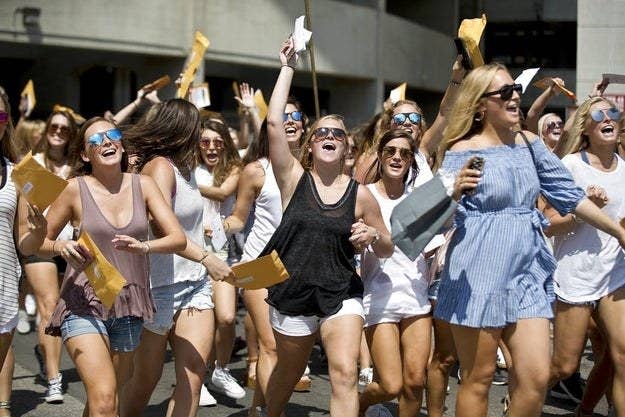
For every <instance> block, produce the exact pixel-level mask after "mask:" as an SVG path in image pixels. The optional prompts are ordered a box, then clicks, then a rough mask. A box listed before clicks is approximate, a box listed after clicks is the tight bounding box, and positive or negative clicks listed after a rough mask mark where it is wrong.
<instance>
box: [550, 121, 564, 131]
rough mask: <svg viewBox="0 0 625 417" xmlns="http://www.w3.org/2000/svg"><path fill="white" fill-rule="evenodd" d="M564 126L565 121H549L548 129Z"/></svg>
mask: <svg viewBox="0 0 625 417" xmlns="http://www.w3.org/2000/svg"><path fill="white" fill-rule="evenodd" d="M563 126H564V122H549V123H547V129H548V130H553V129H562V127H563Z"/></svg>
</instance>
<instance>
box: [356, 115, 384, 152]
mask: <svg viewBox="0 0 625 417" xmlns="http://www.w3.org/2000/svg"><path fill="white" fill-rule="evenodd" d="M381 123H382V113H378V114H376V115H375V116H373V117H372V118H371V119H369V120H368V121H366V122H365V123H364V124H363V125H362V126H360V127H359V128H357V129H356V132H357V133H355V135H356V137H358V139H354V140H355V141H356V142H357V143H358V152H357V154H356V160H358V158H360V155H368V154H371V153H374V152H375V150H376V149H377V146H376V142H375V141H376V139H379V131H380V125H381Z"/></svg>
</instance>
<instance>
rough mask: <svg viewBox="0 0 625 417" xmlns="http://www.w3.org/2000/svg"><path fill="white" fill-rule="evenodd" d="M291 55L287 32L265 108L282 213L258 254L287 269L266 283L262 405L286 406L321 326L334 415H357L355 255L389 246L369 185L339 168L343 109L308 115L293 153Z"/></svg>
mask: <svg viewBox="0 0 625 417" xmlns="http://www.w3.org/2000/svg"><path fill="white" fill-rule="evenodd" d="M294 56H295V54H294V50H293V41H292V39H289V40H287V41H286V42H285V43H284V44H283V45H282V48H281V50H280V61H281V63H282V68H281V70H280V75H279V76H278V80H277V82H276V85H275V88H274V90H273V94H272V96H271V100H270V102H269V112H268V115H267V131H268V134H269V152H270V157H271V163H272V167H273V170H274V174H275V176H276V183H277V184H278V188H279V189H280V196H281V201H282V209H283V217H282V221H281V223H280V225H279V226H278V228H277V229H276V231H275V233H274V235H273V236H272V238H271V239H270V240H269V243H268V244H267V246H266V248H265V249H264V250H263V252H261V254H260V255H264V254H266V253H269V252H270V251H271V250H276V251H277V252H278V254H279V255H280V257H281V259H282V261H283V262H284V264H285V266H286V269H287V270H288V271H289V274H290V278H289V279H288V280H287V281H285V282H283V283H280V284H277V285H275V286H273V287H271V288H269V296H268V298H267V302H268V303H269V304H270V309H269V314H270V320H271V325H272V327H273V329H274V336H275V338H276V346H277V354H278V356H277V358H278V360H277V363H276V367H275V369H274V371H273V372H272V374H271V377H270V378H269V383H268V388H267V398H266V399H267V413H268V415H269V416H270V417H278V416H280V414H281V413H282V412H283V411H284V409H285V407H286V404H287V402H288V399H289V397H290V395H291V392H292V391H293V388H294V387H295V384H296V383H297V381H298V380H299V379H300V376H301V375H302V372H303V371H304V369H305V367H306V362H307V360H308V357H309V355H310V352H311V350H312V347H313V344H314V342H315V339H316V337H317V333H319V334H320V336H321V340H322V343H323V345H324V347H325V351H326V353H327V356H328V368H329V374H330V383H331V385H332V398H331V401H330V414H331V415H332V416H348V417H349V416H352V417H355V416H356V415H357V414H358V391H357V385H356V382H357V375H358V373H357V367H356V363H357V359H358V353H359V348H360V339H361V332H362V322H363V310H362V301H361V300H362V283H361V281H360V278H359V277H358V275H357V274H356V271H355V270H354V267H353V257H354V253H355V250H362V249H363V248H364V247H366V246H368V245H373V248H374V250H375V252H376V254H377V255H378V256H380V257H384V256H390V255H391V254H392V252H393V248H394V246H393V243H392V241H391V240H390V236H389V233H388V231H387V230H386V227H385V226H384V222H383V221H382V218H381V215H380V209H379V207H378V205H377V203H376V202H375V199H374V198H373V196H372V195H371V193H370V192H369V191H368V190H367V189H366V188H365V187H364V186H360V185H358V183H357V182H355V181H354V180H352V179H350V177H349V176H347V175H345V174H343V159H344V157H345V153H346V152H347V149H346V146H345V140H346V137H347V134H346V132H345V126H344V125H343V121H342V119H341V118H340V117H339V116H332V115H331V116H325V117H323V118H321V119H320V120H318V121H316V122H315V123H314V124H313V126H312V127H311V131H310V133H309V134H308V135H307V136H306V139H305V141H304V144H303V146H302V149H301V151H302V162H300V161H298V160H297V159H295V158H294V157H293V156H292V155H291V154H290V152H289V144H288V134H289V132H288V131H287V132H285V129H284V126H283V122H284V109H285V106H286V100H287V96H288V92H289V88H290V85H291V80H292V78H293V73H294V67H293V66H294V64H295V61H294Z"/></svg>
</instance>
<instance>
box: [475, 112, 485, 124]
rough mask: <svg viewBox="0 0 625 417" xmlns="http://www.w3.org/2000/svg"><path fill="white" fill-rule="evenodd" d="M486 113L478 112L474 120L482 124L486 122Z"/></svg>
mask: <svg viewBox="0 0 625 417" xmlns="http://www.w3.org/2000/svg"><path fill="white" fill-rule="evenodd" d="M484 113H485V112H484V111H480V112H477V113H475V114H474V115H473V120H475V121H476V122H478V123H479V122H481V121H482V120H484Z"/></svg>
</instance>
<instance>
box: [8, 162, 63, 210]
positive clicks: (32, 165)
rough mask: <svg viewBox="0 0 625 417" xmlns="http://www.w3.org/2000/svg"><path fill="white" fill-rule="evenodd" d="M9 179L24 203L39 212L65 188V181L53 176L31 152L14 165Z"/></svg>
mask: <svg viewBox="0 0 625 417" xmlns="http://www.w3.org/2000/svg"><path fill="white" fill-rule="evenodd" d="M11 179H12V180H13V182H14V183H15V185H17V187H18V188H19V190H20V192H21V193H22V195H23V196H24V197H25V198H26V201H28V202H29V203H30V204H32V205H33V206H37V207H38V208H39V210H41V211H43V210H45V209H46V208H47V207H48V206H49V205H50V204H52V202H53V201H54V200H56V198H57V197H58V196H59V194H61V192H62V191H63V190H64V189H65V187H66V186H67V181H66V180H64V179H63V178H61V177H58V176H56V175H54V174H53V173H51V172H50V171H48V170H47V169H46V168H45V167H44V166H42V165H41V164H40V163H39V162H37V161H36V160H35V158H33V155H32V152H29V153H28V155H26V156H25V157H24V159H22V160H21V161H20V162H19V163H18V164H17V165H15V167H14V168H13V171H12V172H11Z"/></svg>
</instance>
